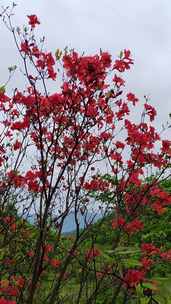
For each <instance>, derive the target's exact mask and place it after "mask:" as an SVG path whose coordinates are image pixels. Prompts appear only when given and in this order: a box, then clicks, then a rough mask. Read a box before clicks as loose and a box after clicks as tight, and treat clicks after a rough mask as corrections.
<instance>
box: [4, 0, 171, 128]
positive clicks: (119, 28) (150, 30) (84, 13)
mask: <svg viewBox="0 0 171 304" xmlns="http://www.w3.org/2000/svg"><path fill="white" fill-rule="evenodd" d="M9 3H10V2H9V1H8V0H4V1H3V0H0V4H4V5H7V4H9ZM16 3H17V4H18V7H17V8H16V16H15V23H16V25H21V24H23V23H24V22H25V16H26V15H29V14H37V15H38V17H39V19H40V21H41V33H43V34H44V35H45V36H46V45H47V49H49V50H51V51H53V52H54V51H55V50H56V49H57V48H61V49H63V48H64V47H65V46H69V47H72V48H75V49H76V50H78V51H80V52H83V51H85V52H86V53H88V54H94V53H95V52H97V51H99V49H100V48H101V49H103V50H107V51H109V52H110V53H111V54H112V55H117V54H119V52H120V50H121V49H124V48H126V49H130V50H131V51H132V53H133V57H134V59H135V65H134V68H133V69H132V70H131V71H130V72H129V73H128V75H127V79H128V82H127V87H128V89H129V90H131V91H133V92H135V93H136V94H137V95H138V96H139V97H140V98H142V97H143V95H150V96H151V102H152V104H153V105H155V106H156V107H157V109H158V114H159V118H158V122H157V124H160V122H161V123H162V122H165V121H166V120H167V119H168V113H169V112H171V1H170V0H143V1H137V0H129V1H128V0H122V1H115V0H51V1H50V0H29V1H26V0H18V1H16ZM0 37H1V40H0V66H1V73H0V82H1V83H0V84H3V83H4V82H5V80H6V77H7V67H8V66H10V65H13V64H17V65H18V62H17V53H16V50H15V47H14V45H13V42H12V37H11V36H10V33H8V31H7V29H5V28H4V26H3V25H2V23H1V28H0ZM15 81H16V83H15V84H14V87H19V86H20V80H19V79H15Z"/></svg>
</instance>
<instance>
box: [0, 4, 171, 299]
mask: <svg viewBox="0 0 171 304" xmlns="http://www.w3.org/2000/svg"><path fill="white" fill-rule="evenodd" d="M12 12H13V11H10V10H9V9H8V8H7V9H4V10H3V12H2V14H1V17H2V19H3V22H4V23H5V25H6V26H7V27H8V29H9V30H10V31H11V33H12V35H13V38H14V41H15V44H16V47H17V49H18V52H19V56H20V58H21V61H22V64H23V69H24V72H23V77H24V78H25V79H26V83H27V84H26V87H25V90H24V91H21V90H19V89H18V88H17V89H15V90H14V92H13V94H12V95H11V96H7V94H6V92H5V87H1V89H0V111H1V116H0V123H1V136H0V140H1V145H0V166H1V180H0V195H1V200H0V230H1V237H0V246H1V252H2V254H1V255H0V259H1V266H0V267H1V268H0V274H1V280H0V293H1V299H0V303H1V304H14V303H25V304H26V303H27V304H32V303H47V304H53V303H69V302H71V300H73V303H102V302H100V299H101V298H100V297H101V295H102V294H103V292H104V290H105V289H106V286H110V289H111V290H112V292H111V295H110V296H111V298H110V299H108V300H109V303H112V301H116V300H117V301H118V302H117V303H127V302H126V301H129V300H130V301H131V302H130V303H133V301H134V299H135V297H136V293H137V288H138V287H139V286H140V285H141V287H142V290H143V292H144V294H145V295H147V297H148V298H149V300H150V301H151V302H150V301H149V303H152V301H153V293H152V291H151V289H150V288H148V289H147V288H145V287H143V283H144V282H146V281H148V275H149V273H150V270H151V268H152V267H153V265H155V263H158V262H159V261H160V260H164V261H170V260H171V251H170V250H169V249H168V250H166V249H165V248H159V247H156V245H155V244H153V243H142V244H141V245H140V253H139V264H138V265H137V266H136V267H127V268H125V267H122V265H121V263H120V261H119V260H118V259H117V257H116V251H117V248H118V246H120V244H121V242H122V239H123V238H124V240H128V241H130V240H131V238H133V237H134V235H135V234H136V233H139V231H142V230H143V228H144V223H143V220H142V219H141V216H142V214H147V213H148V211H149V210H152V211H153V212H155V213H157V214H159V215H160V214H163V213H164V212H166V211H167V206H168V205H170V203H171V197H170V195H169V194H168V193H167V192H166V191H164V190H163V189H162V187H161V186H160V184H161V181H162V180H165V179H168V178H169V176H170V171H169V168H170V158H171V142H170V141H168V140H161V139H160V136H159V134H158V133H157V131H156V129H155V127H154V126H153V125H152V123H153V121H154V119H155V116H156V111H155V109H154V108H153V107H152V105H151V104H150V103H149V101H148V100H147V99H145V102H144V104H143V111H142V113H141V115H140V121H139V122H138V123H135V122H133V121H132V119H131V113H132V111H133V108H135V107H136V108H137V109H138V106H139V104H140V101H139V100H138V98H137V97H136V96H135V95H134V94H133V93H131V92H126V91H125V81H124V80H123V78H122V77H121V74H122V73H123V72H125V71H127V70H129V69H130V67H131V65H132V64H133V60H132V58H131V53H130V51H129V50H124V51H123V52H121V53H120V56H119V58H118V59H115V60H113V59H112V56H111V55H110V54H109V53H107V52H103V51H100V53H99V54H97V55H94V56H85V55H79V54H78V53H77V52H76V51H74V50H68V49H65V51H64V52H61V51H60V50H57V51H56V54H55V56H53V55H52V53H50V52H47V51H45V50H44V40H43V39H42V40H40V41H39V40H38V39H36V36H35V29H36V27H37V26H38V25H39V24H40V21H39V19H38V18H37V16H35V15H30V16H27V21H28V24H27V26H26V27H24V28H23V29H22V28H18V27H17V28H15V27H14V26H13V24H12V14H13V13H12ZM15 68H16V67H11V68H10V69H9V72H10V75H11V73H13V72H14V70H15ZM56 80H57V82H58V84H60V89H59V90H56V92H55V93H52V94H51V93H49V90H48V85H49V81H56ZM57 82H54V83H55V86H57ZM105 198H107V199H105ZM97 209H98V212H100V213H101V216H102V218H101V220H100V221H99V229H100V227H101V224H102V223H103V221H104V218H105V215H106V214H109V213H110V214H112V217H113V219H112V221H111V222H110V229H111V235H113V241H112V243H111V249H112V258H111V259H110V261H108V260H107V261H106V260H105V258H104V256H103V253H102V250H100V248H98V246H97V244H96V238H97V235H96V233H94V230H93V225H92V223H93V220H94V218H95V216H96V213H97ZM71 212H72V213H73V214H74V220H75V226H76V230H75V233H74V235H73V236H72V237H70V238H67V237H66V238H64V237H63V234H62V229H63V225H64V222H65V219H66V217H67V216H68V215H69V214H70V213H71ZM33 214H34V225H32V226H31V225H29V224H28V221H27V220H28V219H29V216H32V215H33ZM90 214H91V216H90ZM81 221H84V228H83V229H82V227H81V225H80V222H81ZM76 269H78V270H79V271H78V273H79V274H78V273H77V271H76ZM76 277H77V279H78V281H77V284H76V287H74V288H75V293H74V295H73V296H71V294H70V295H68V293H69V292H70V293H71V290H70V291H69V289H68V288H69V286H70V282H73V278H74V279H75V278H76ZM90 281H91V282H92V286H91V288H88V287H87V286H88V282H90ZM144 286H145V285H144ZM98 301H99V302H98ZM119 301H120V302H119ZM154 301H155V300H154ZM103 303H106V302H103Z"/></svg>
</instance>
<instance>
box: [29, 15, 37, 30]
mask: <svg viewBox="0 0 171 304" xmlns="http://www.w3.org/2000/svg"><path fill="white" fill-rule="evenodd" d="M27 17H28V19H29V24H30V25H31V27H32V28H35V26H36V25H37V24H40V21H39V20H38V18H37V16H36V15H29V16H27Z"/></svg>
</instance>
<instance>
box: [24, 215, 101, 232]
mask: <svg viewBox="0 0 171 304" xmlns="http://www.w3.org/2000/svg"><path fill="white" fill-rule="evenodd" d="M93 215H94V214H92V213H91V212H89V213H88V214H87V219H88V222H89V221H90V219H92V218H93ZM100 217H101V215H100V214H97V215H96V216H95V217H94V219H93V223H95V222H96V221H97V220H98V219H99V218H100ZM27 220H28V221H29V223H31V224H34V220H35V216H34V214H33V215H31V216H29V218H27ZM79 223H80V228H84V225H85V218H84V216H82V215H81V214H80V215H79ZM75 230H76V224H75V218H74V213H73V212H71V213H70V214H69V215H68V216H67V217H66V218H65V220H64V224H63V229H62V232H63V233H69V232H73V231H75Z"/></svg>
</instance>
